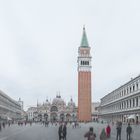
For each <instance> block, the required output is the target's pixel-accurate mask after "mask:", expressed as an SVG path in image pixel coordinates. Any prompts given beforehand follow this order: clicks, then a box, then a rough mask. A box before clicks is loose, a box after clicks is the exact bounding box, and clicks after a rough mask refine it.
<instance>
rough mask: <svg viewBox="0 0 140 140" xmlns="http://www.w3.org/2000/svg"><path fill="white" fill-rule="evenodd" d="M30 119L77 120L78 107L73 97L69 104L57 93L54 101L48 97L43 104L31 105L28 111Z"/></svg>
mask: <svg viewBox="0 0 140 140" xmlns="http://www.w3.org/2000/svg"><path fill="white" fill-rule="evenodd" d="M27 114H28V120H30V121H53V122H56V121H76V120H77V107H76V106H75V103H74V102H73V99H72V98H71V99H70V101H69V102H68V104H66V102H65V101H64V100H63V99H62V98H61V96H60V95H57V96H56V98H54V99H53V101H52V102H49V101H48V99H47V100H46V101H45V102H44V103H43V104H37V106H36V107H30V108H29V109H28V111H27Z"/></svg>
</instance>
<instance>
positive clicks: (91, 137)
mask: <svg viewBox="0 0 140 140" xmlns="http://www.w3.org/2000/svg"><path fill="white" fill-rule="evenodd" d="M110 133H111V127H110V126H109V125H108V126H107V127H106V129H105V128H103V129H102V131H101V134H100V140H106V139H107V138H110ZM84 137H85V138H87V140H95V138H96V134H95V133H94V131H93V127H90V128H89V131H88V132H87V133H86V134H85V135H84Z"/></svg>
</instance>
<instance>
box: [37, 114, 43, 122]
mask: <svg viewBox="0 0 140 140" xmlns="http://www.w3.org/2000/svg"><path fill="white" fill-rule="evenodd" d="M38 119H39V121H40V122H41V121H42V114H38Z"/></svg>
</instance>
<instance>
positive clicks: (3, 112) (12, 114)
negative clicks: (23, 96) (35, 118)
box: [0, 90, 21, 121]
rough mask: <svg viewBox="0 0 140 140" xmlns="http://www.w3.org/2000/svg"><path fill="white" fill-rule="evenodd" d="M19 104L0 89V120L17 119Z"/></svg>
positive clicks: (19, 111)
mask: <svg viewBox="0 0 140 140" xmlns="http://www.w3.org/2000/svg"><path fill="white" fill-rule="evenodd" d="M20 118H21V106H20V104H19V103H18V102H17V101H15V100H13V99H12V98H10V97H9V96H8V95H6V94H5V93H4V92H3V91H1V90H0V121H8V120H19V119H20Z"/></svg>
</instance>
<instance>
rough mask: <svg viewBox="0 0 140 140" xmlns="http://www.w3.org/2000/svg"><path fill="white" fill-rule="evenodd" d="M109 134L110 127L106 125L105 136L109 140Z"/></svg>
mask: <svg viewBox="0 0 140 140" xmlns="http://www.w3.org/2000/svg"><path fill="white" fill-rule="evenodd" d="M110 133H111V127H110V125H108V126H107V127H106V135H107V138H110Z"/></svg>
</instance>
